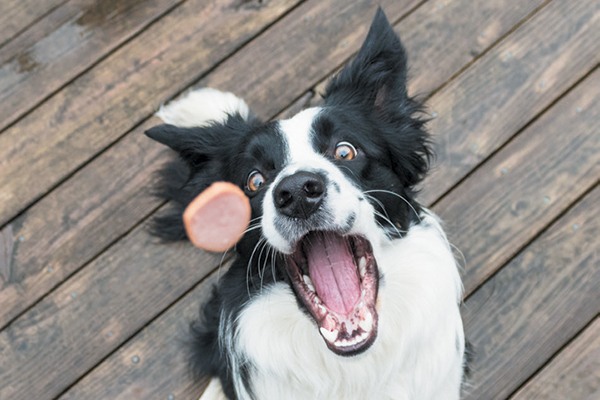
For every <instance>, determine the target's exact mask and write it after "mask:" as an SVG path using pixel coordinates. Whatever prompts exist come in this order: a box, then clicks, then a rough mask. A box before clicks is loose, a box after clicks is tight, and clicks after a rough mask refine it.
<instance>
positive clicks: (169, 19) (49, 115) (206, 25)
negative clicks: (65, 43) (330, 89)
mask: <svg viewBox="0 0 600 400" xmlns="http://www.w3.org/2000/svg"><path fill="white" fill-rule="evenodd" d="M298 1H299V0H274V1H270V2H265V3H260V4H259V5H255V4H253V3H241V4H240V2H239V1H237V0H228V1H227V2H223V1H217V0H215V1H213V2H211V3H208V4H207V2H206V1H205V0H190V1H188V2H186V3H184V4H183V5H182V6H181V7H178V8H177V9H175V10H174V11H173V12H172V13H169V14H168V15H167V16H165V17H164V18H162V19H160V20H159V21H158V22H157V23H156V24H154V25H152V26H151V27H150V28H149V29H147V30H145V31H144V32H143V33H141V34H140V35H138V36H137V37H136V39H135V40H133V41H131V42H129V43H127V45H125V46H123V47H121V48H120V49H118V50H117V51H115V52H114V53H112V54H111V55H110V56H109V57H107V58H106V59H104V60H103V61H102V62H101V63H99V64H98V65H97V66H96V67H95V68H93V69H91V70H90V71H88V72H86V73H85V74H83V75H82V76H80V77H79V78H77V79H76V80H75V81H73V82H72V83H71V84H70V85H69V86H67V87H66V88H65V89H63V90H61V91H60V92H59V93H57V94H56V95H55V96H53V97H52V98H51V99H50V100H49V101H47V102H45V103H44V104H42V105H41V106H40V107H39V108H37V109H36V110H34V112H32V113H29V114H28V115H27V116H26V117H25V118H23V119H21V120H20V121H19V123H17V124H15V125H13V126H11V127H10V128H9V129H7V130H6V131H4V133H2V134H1V135H0V168H1V169H2V172H3V173H2V174H0V225H4V224H5V223H6V222H7V221H8V220H9V219H10V218H12V217H14V216H15V215H16V214H17V213H18V212H19V211H20V210H23V209H24V208H25V207H27V206H28V205H29V204H30V203H31V202H33V201H34V200H35V199H37V198H39V196H41V195H43V194H44V193H45V192H47V191H48V190H50V189H51V188H52V187H54V186H55V185H56V184H57V183H58V182H60V181H61V180H62V179H64V178H65V177H66V176H67V175H68V174H70V173H72V172H73V171H74V170H75V169H77V168H78V167H79V166H81V165H82V163H85V162H86V161H87V160H89V159H90V158H91V157H92V156H94V155H95V154H97V153H98V152H99V151H101V150H102V149H104V148H105V147H107V146H109V145H110V144H112V143H114V141H115V140H117V139H118V138H119V137H121V136H122V135H123V134H124V133H125V132H126V131H128V130H129V129H131V128H133V127H134V126H136V125H137V124H139V123H140V121H141V120H143V119H145V118H147V117H148V116H149V114H150V113H151V112H153V111H154V110H156V109H157V108H158V106H159V105H160V104H161V103H162V102H164V101H165V100H166V99H168V98H169V97H170V96H173V95H175V94H176V93H178V92H179V91H181V90H182V89H183V88H185V87H186V86H187V85H189V84H190V83H191V82H193V81H194V80H195V79H197V78H198V76H199V75H201V74H203V73H205V72H206V71H208V70H209V69H210V68H211V67H213V66H214V65H215V64H216V63H217V62H219V60H222V59H223V58H225V57H227V56H228V55H230V54H231V52H233V51H235V50H236V49H237V48H238V47H239V46H241V45H242V44H244V43H245V42H247V41H248V40H249V39H251V38H252V37H254V36H255V35H256V34H257V33H259V32H260V31H261V30H262V29H263V28H264V27H265V26H267V25H269V24H270V23H272V22H273V21H275V20H276V19H278V18H279V17H280V16H281V15H282V14H284V13H285V12H286V11H288V10H289V9H290V8H291V7H293V6H294V5H296V4H297V3H298ZM40 132H43V134H40Z"/></svg>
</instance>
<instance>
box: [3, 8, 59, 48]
mask: <svg viewBox="0 0 600 400" xmlns="http://www.w3.org/2000/svg"><path fill="white" fill-rule="evenodd" d="M65 1H66V0H45V1H39V0H2V12H1V13H0V26H1V27H2V29H0V46H3V45H4V44H6V42H8V41H9V40H11V39H12V38H13V37H15V36H16V35H18V34H19V33H20V32H22V31H23V30H25V29H27V27H28V26H30V25H31V24H32V23H35V21H37V20H38V19H39V18H42V17H43V16H44V15H45V14H47V13H49V12H50V11H52V9H53V8H55V7H57V6H59V5H60V4H62V3H64V2H65Z"/></svg>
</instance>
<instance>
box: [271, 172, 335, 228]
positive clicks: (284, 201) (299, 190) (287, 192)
mask: <svg viewBox="0 0 600 400" xmlns="http://www.w3.org/2000/svg"><path fill="white" fill-rule="evenodd" d="M324 197H325V180H324V179H323V177H321V176H320V175H318V174H315V173H313V172H306V171H300V172H296V173H295V174H293V175H290V176H286V177H285V178H283V179H282V180H281V182H279V184H278V185H277V186H276V187H275V190H274V191H273V200H274V201H275V206H276V207H277V209H278V210H279V212H281V213H282V214H284V215H287V216H288V217H292V218H301V219H307V218H308V217H310V216H311V215H312V214H313V213H314V212H315V211H316V210H317V209H318V208H319V206H320V205H321V203H322V202H323V198H324Z"/></svg>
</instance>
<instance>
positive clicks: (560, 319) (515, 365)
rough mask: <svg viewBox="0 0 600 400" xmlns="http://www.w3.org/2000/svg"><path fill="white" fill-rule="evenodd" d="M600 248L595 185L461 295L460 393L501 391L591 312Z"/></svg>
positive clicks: (599, 303)
mask: <svg viewBox="0 0 600 400" xmlns="http://www.w3.org/2000/svg"><path fill="white" fill-rule="evenodd" d="M599 247H600V187H596V189H595V190H594V191H592V192H591V193H590V194H588V195H587V196H586V197H585V198H584V199H583V200H582V201H581V202H580V203H578V204H577V205H576V206H575V207H574V208H573V209H572V210H570V211H569V212H568V213H567V214H566V215H565V216H564V217H562V218H561V219H560V220H558V221H557V222H556V223H555V224H553V225H552V226H551V227H550V229H549V230H548V231H546V232H545V233H544V234H543V235H542V236H541V237H540V238H539V239H537V240H536V241H535V242H534V243H533V244H531V245H530V246H529V247H528V248H527V249H526V250H525V251H523V252H522V253H521V254H519V256H518V257H517V258H515V259H514V260H513V261H511V263H510V264H509V265H508V266H506V267H505V268H503V269H502V270H501V271H500V272H499V273H498V274H497V275H495V276H494V277H493V278H492V279H491V280H489V281H488V282H486V283H485V284H484V285H483V286H482V287H481V288H480V289H479V290H477V292H475V294H474V295H473V296H472V297H471V298H469V299H468V300H467V301H466V304H465V306H464V309H463V318H464V321H465V328H466V333H467V337H468V338H469V340H471V342H472V343H473V345H474V348H475V352H476V356H475V359H474V361H473V365H472V367H473V368H472V371H473V373H472V378H471V379H470V381H469V383H468V385H467V387H466V390H465V393H464V398H465V399H482V398H486V399H502V398H506V397H507V396H508V395H510V394H511V393H512V392H513V391H514V390H516V389H517V388H518V387H519V386H520V385H521V384H522V383H523V382H524V381H526V380H527V379H528V378H529V376H531V375H532V374H533V373H535V372H536V371H537V370H538V369H539V368H540V367H542V366H543V365H544V364H545V363H546V362H547V361H548V360H549V359H550V358H551V357H552V355H553V354H555V353H556V352H557V351H558V350H560V349H561V348H562V347H563V345H564V344H565V343H567V342H568V341H569V340H570V339H571V338H573V337H574V336H575V335H576V334H577V333H578V332H579V331H580V330H581V329H582V328H583V327H584V326H586V325H587V324H588V323H589V322H590V321H591V320H592V319H593V318H595V317H596V316H597V315H598V312H600V296H598V288H599V287H600V269H598V261H599V260H598V248H599ZM569 398H570V397H569Z"/></svg>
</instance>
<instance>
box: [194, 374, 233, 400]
mask: <svg viewBox="0 0 600 400" xmlns="http://www.w3.org/2000/svg"><path fill="white" fill-rule="evenodd" d="M199 400H227V397H226V396H225V394H224V393H223V386H221V381H219V379H217V378H212V379H211V380H210V382H209V383H208V386H207V387H206V389H204V392H203V393H202V396H200V399H199Z"/></svg>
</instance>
